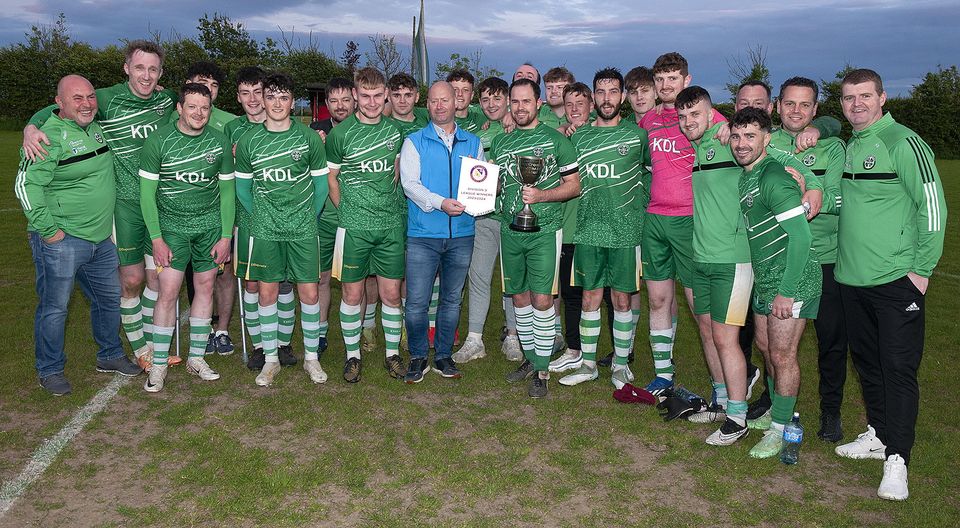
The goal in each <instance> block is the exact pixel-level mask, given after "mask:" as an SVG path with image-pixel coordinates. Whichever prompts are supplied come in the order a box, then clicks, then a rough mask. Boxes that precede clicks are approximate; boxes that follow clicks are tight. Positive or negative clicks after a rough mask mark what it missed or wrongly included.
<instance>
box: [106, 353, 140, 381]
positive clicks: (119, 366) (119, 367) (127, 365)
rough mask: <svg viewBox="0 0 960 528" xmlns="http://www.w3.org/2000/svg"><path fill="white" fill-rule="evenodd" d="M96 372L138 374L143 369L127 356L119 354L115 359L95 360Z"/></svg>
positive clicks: (123, 374)
mask: <svg viewBox="0 0 960 528" xmlns="http://www.w3.org/2000/svg"><path fill="white" fill-rule="evenodd" d="M97 372H116V373H117V374H120V375H122V376H128V377H131V378H132V377H134V376H139V375H140V373H141V372H143V369H142V368H140V365H137V364H136V363H134V362H133V361H130V358H128V357H127V356H120V357H118V358H117V359H110V360H106V361H105V360H102V359H98V360H97Z"/></svg>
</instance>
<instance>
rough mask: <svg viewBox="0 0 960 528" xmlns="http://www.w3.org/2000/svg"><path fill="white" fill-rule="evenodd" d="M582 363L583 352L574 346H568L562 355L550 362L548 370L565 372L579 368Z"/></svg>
mask: <svg viewBox="0 0 960 528" xmlns="http://www.w3.org/2000/svg"><path fill="white" fill-rule="evenodd" d="M580 365H583V353H581V352H580V351H579V350H577V349H575V348H568V349H567V351H566V352H564V353H563V355H562V356H560V357H558V358H557V359H554V360H553V361H551V362H550V366H549V368H548V370H549V371H550V372H566V371H568V370H573V369H577V368H580Z"/></svg>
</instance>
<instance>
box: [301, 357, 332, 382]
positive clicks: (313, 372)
mask: <svg viewBox="0 0 960 528" xmlns="http://www.w3.org/2000/svg"><path fill="white" fill-rule="evenodd" d="M303 370H305V371H307V374H309V375H310V381H312V382H314V383H323V382H325V381H327V373H326V372H324V371H323V368H321V367H320V361H319V360H316V359H305V360H303Z"/></svg>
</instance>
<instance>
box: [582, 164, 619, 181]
mask: <svg viewBox="0 0 960 528" xmlns="http://www.w3.org/2000/svg"><path fill="white" fill-rule="evenodd" d="M587 174H589V175H590V176H592V177H594V178H610V179H619V178H620V175H619V174H617V173H616V171H615V170H614V165H613V163H587Z"/></svg>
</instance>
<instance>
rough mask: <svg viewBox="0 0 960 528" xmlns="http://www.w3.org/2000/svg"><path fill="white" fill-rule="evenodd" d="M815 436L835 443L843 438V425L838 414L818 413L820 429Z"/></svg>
mask: <svg viewBox="0 0 960 528" xmlns="http://www.w3.org/2000/svg"><path fill="white" fill-rule="evenodd" d="M817 437H818V438H820V439H821V440H825V441H827V442H833V443H837V442H839V441H840V440H843V425H842V424H841V422H840V415H839V414H831V413H822V414H821V415H820V430H819V431H817Z"/></svg>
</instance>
